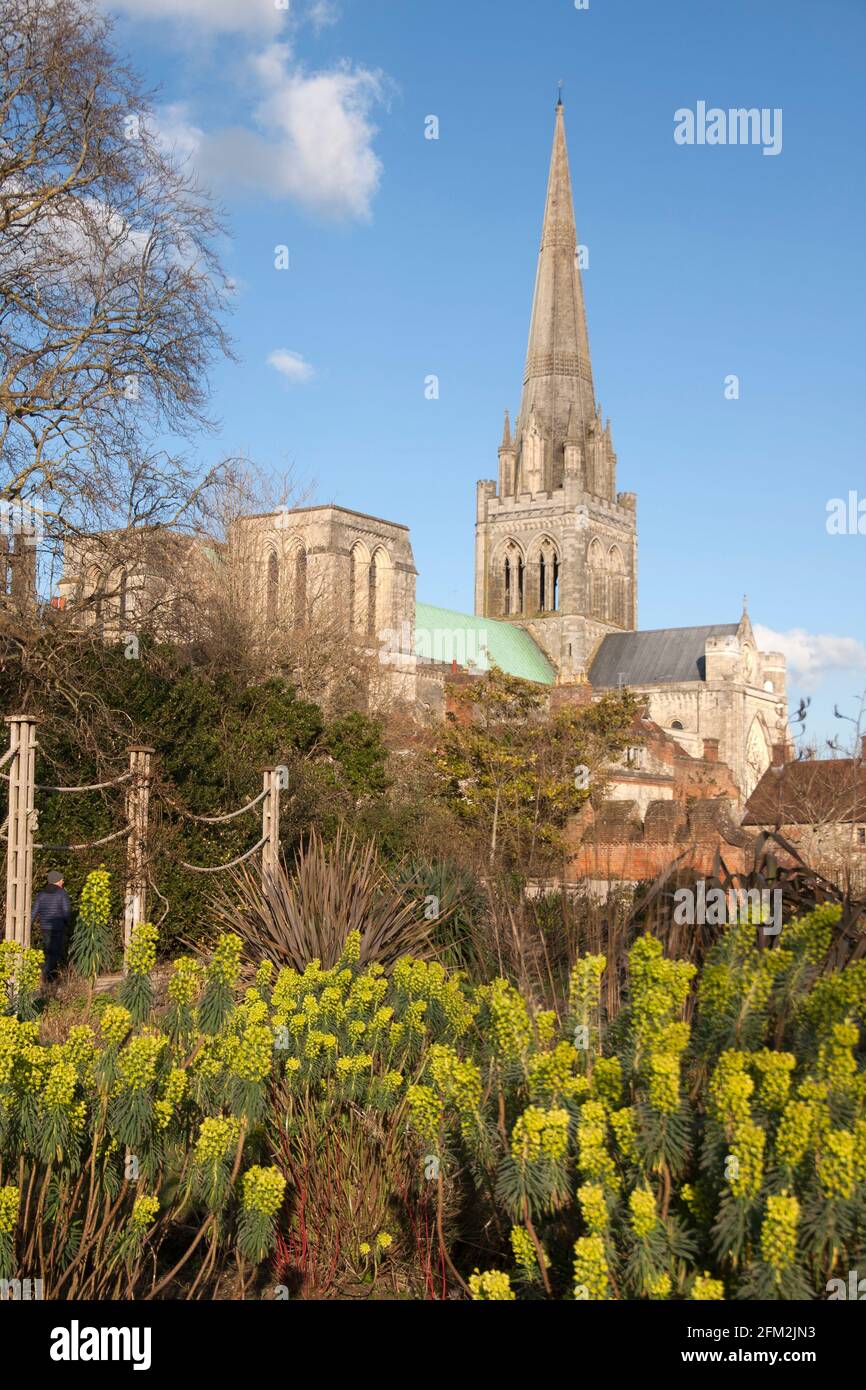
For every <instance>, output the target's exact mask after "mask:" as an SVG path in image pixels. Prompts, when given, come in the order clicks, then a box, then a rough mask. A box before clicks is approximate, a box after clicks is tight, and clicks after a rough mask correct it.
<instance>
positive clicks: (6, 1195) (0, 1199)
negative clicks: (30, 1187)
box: [0, 1186, 21, 1236]
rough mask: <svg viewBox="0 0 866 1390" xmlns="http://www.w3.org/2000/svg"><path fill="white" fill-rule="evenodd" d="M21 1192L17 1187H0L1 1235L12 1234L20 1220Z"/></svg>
mask: <svg viewBox="0 0 866 1390" xmlns="http://www.w3.org/2000/svg"><path fill="white" fill-rule="evenodd" d="M20 1200H21V1193H20V1191H19V1189H18V1188H17V1187H11V1186H10V1187H0V1235H6V1236H8V1235H11V1234H12V1232H13V1231H14V1230H15V1226H16V1224H17V1221H18V1204H19V1202H20Z"/></svg>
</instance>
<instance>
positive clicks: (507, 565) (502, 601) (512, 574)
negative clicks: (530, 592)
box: [493, 540, 525, 618]
mask: <svg viewBox="0 0 866 1390" xmlns="http://www.w3.org/2000/svg"><path fill="white" fill-rule="evenodd" d="M524 583H525V571H524V565H523V553H522V551H521V549H520V546H519V545H518V544H517V542H516V541H512V540H509V541H506V542H505V547H504V550H500V551H499V559H498V560H496V562H495V568H494V573H493V593H494V598H493V602H494V605H495V607H494V612H495V611H497V610H498V611H500V612H501V613H502V615H503V617H506V618H508V617H513V616H514V615H515V614H517V613H522V612H523V595H524Z"/></svg>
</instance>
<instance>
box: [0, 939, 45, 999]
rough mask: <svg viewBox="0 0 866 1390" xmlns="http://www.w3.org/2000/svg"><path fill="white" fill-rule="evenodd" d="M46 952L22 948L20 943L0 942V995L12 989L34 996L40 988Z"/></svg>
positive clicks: (26, 947)
mask: <svg viewBox="0 0 866 1390" xmlns="http://www.w3.org/2000/svg"><path fill="white" fill-rule="evenodd" d="M44 964H45V952H44V951H37V950H34V949H33V948H32V947H28V946H22V945H21V943H20V942H18V941H0V993H5V992H6V991H7V990H8V989H9V988H10V987H13V988H14V989H15V991H16V992H21V991H26V992H27V993H30V994H33V993H35V992H36V990H37V989H38V988H39V981H40V978H41V975H42V969H43V966H44Z"/></svg>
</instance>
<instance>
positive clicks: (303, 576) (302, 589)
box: [292, 545, 307, 628]
mask: <svg viewBox="0 0 866 1390" xmlns="http://www.w3.org/2000/svg"><path fill="white" fill-rule="evenodd" d="M292 608H293V619H294V624H295V627H296V628H300V627H306V624H307V552H306V550H305V549H304V547H303V546H302V545H300V546H298V549H297V551H296V553H295V593H294V603H293V605H292Z"/></svg>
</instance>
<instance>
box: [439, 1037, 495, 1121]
mask: <svg viewBox="0 0 866 1390" xmlns="http://www.w3.org/2000/svg"><path fill="white" fill-rule="evenodd" d="M429 1066H430V1074H431V1076H432V1077H433V1080H434V1082H435V1084H436V1086H437V1087H438V1088H439V1091H440V1092H441V1094H442V1096H443V1098H444V1099H445V1100H446V1101H451V1102H452V1103H453V1104H454V1105H455V1106H456V1107H457V1109H458V1110H459V1111H460V1112H461V1113H463V1112H465V1111H468V1110H475V1109H477V1107H478V1105H479V1103H480V1101H481V1090H482V1085H481V1072H480V1070H479V1068H478V1067H477V1066H476V1064H475V1063H474V1062H471V1061H466V1062H461V1060H460V1058H459V1057H458V1055H457V1053H456V1052H455V1051H454V1049H453V1048H452V1047H445V1046H443V1045H442V1044H438V1043H436V1044H434V1045H433V1047H431V1048H430V1052H429Z"/></svg>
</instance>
